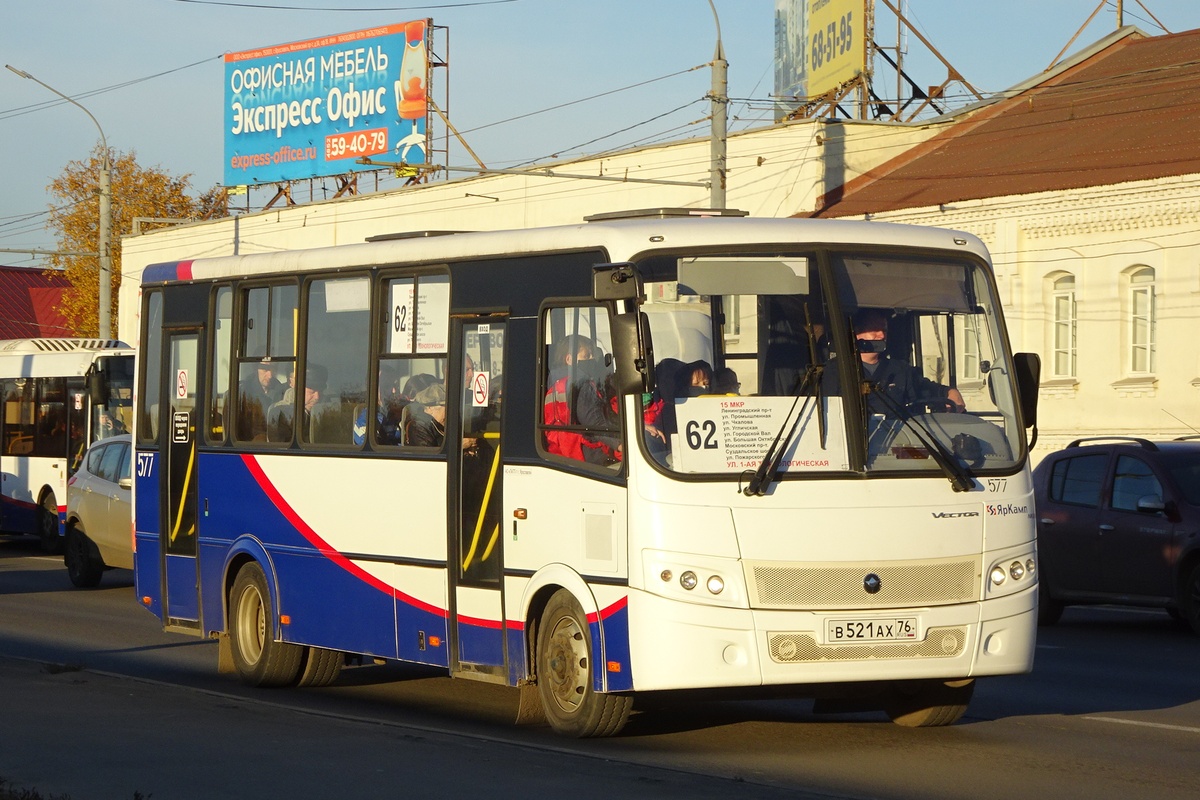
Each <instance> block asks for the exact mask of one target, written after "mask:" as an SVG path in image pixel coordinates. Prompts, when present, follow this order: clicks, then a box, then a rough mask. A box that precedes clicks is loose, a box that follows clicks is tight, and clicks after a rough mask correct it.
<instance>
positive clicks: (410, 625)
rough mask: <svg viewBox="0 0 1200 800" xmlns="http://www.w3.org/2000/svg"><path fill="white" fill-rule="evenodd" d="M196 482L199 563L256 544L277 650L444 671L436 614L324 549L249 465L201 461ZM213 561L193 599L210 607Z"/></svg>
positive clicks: (442, 616)
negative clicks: (322, 651) (309, 649)
mask: <svg viewBox="0 0 1200 800" xmlns="http://www.w3.org/2000/svg"><path fill="white" fill-rule="evenodd" d="M199 477H200V481H199V484H198V487H197V488H198V491H199V492H200V497H201V498H202V501H201V503H200V506H201V508H205V507H207V515H206V516H204V517H202V518H201V520H200V532H201V535H202V539H203V548H204V551H205V553H207V552H208V551H209V549H210V548H211V547H212V546H213V545H216V546H217V548H218V549H219V548H220V547H222V546H224V547H226V548H228V547H229V546H230V545H232V543H233V542H234V540H235V539H237V538H238V537H240V536H252V537H254V538H255V539H257V540H258V541H261V542H263V543H265V544H264V546H265V547H266V550H267V552H268V554H269V558H270V560H271V563H270V564H264V565H263V566H264V570H265V571H267V572H268V573H269V574H270V573H271V572H272V571H273V572H274V573H275V575H276V576H277V581H278V583H277V585H278V586H279V587H280V597H279V599H278V603H279V607H278V612H279V613H280V614H286V615H287V616H288V617H289V618H290V623H289V624H288V625H287V626H285V627H284V629H283V637H284V639H285V640H286V641H292V642H297V643H301V644H317V645H320V646H322V647H327V648H330V649H337V650H346V651H348V652H353V653H365V654H369V655H376V656H381V657H386V658H402V659H404V660H408V661H415V662H418V663H425V664H434V665H440V666H448V655H447V652H446V647H445V641H446V611H445V609H443V608H438V607H437V606H434V605H431V604H428V603H424V602H422V601H420V600H418V599H417V598H415V597H410V596H408V595H405V594H404V593H402V592H400V591H398V590H395V589H394V588H393V587H392V586H390V585H388V584H387V583H385V582H383V581H381V580H380V579H378V578H376V577H375V576H373V575H371V574H370V573H368V572H366V571H365V570H364V569H362V567H360V566H358V565H357V564H355V563H353V562H351V561H350V560H349V559H347V558H346V557H345V556H344V555H342V554H341V553H339V552H337V551H336V550H335V549H334V548H332V547H330V546H329V544H328V543H327V542H325V541H324V540H323V539H321V538H320V537H319V536H318V535H317V533H316V532H315V531H314V530H313V529H312V528H311V527H310V526H309V525H308V523H307V522H306V521H305V520H304V519H303V518H301V517H300V515H299V514H298V513H297V512H296V511H295V510H294V509H293V508H292V507H291V505H290V504H289V503H288V502H287V500H286V498H284V497H283V496H282V494H280V492H279V490H278V489H277V488H276V487H275V486H274V485H273V484H272V483H271V481H270V480H269V479H268V478H267V476H266V475H265V473H263V471H262V469H261V467H260V466H259V465H258V463H257V461H256V460H255V459H254V457H253V456H249V455H245V456H243V455H238V454H233V453H202V454H201V456H200V472H199ZM250 521H253V523H252V524H251V523H250ZM216 555H217V553H214V557H213V558H202V564H201V592H202V593H203V594H204V595H205V596H206V597H207V598H208V599H209V601H211V602H216V603H219V602H220V598H221V597H222V593H223V589H224V584H223V580H224V572H225V561H226V559H225V558H221V559H219V560H218V558H216V557H215V556H216ZM442 569H444V568H442ZM318 587H319V588H318ZM207 605H208V602H206V606H207ZM331 608H344V609H347V612H346V613H331V612H330V609H331ZM218 619H219V617H218ZM207 627H209V628H210V629H211V628H214V627H216V626H215V625H213V624H212V623H211V622H210V624H209V625H208V626H207ZM422 644H424V649H421V646H422Z"/></svg>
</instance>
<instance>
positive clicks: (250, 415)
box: [234, 283, 299, 442]
mask: <svg viewBox="0 0 1200 800" xmlns="http://www.w3.org/2000/svg"><path fill="white" fill-rule="evenodd" d="M298 300H299V291H298V288H297V286H296V285H295V284H293V283H287V284H280V285H276V286H256V287H253V288H251V289H247V290H246V291H245V292H244V293H243V315H242V325H241V329H240V330H239V332H238V335H239V340H240V343H241V351H240V354H239V356H240V358H239V363H238V386H237V406H236V407H237V426H236V429H235V431H234V435H235V438H236V439H238V440H239V441H250V442H265V441H269V440H270V439H269V437H268V416H270V415H271V407H272V406H273V405H275V404H276V403H278V402H280V401H281V400H283V399H284V398H285V397H290V396H291V395H290V393H289V392H288V391H287V389H288V388H289V387H288V386H287V385H286V384H285V381H286V380H287V377H288V375H289V374H290V371H291V370H292V369H294V367H295V360H296V346H295V345H296V332H295V319H296V308H297V306H298ZM289 441H290V439H289Z"/></svg>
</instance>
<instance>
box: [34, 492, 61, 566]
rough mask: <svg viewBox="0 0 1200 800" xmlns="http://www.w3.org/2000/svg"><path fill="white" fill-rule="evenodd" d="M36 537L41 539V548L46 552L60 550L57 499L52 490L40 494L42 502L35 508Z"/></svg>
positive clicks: (57, 551) (58, 551)
mask: <svg viewBox="0 0 1200 800" xmlns="http://www.w3.org/2000/svg"><path fill="white" fill-rule="evenodd" d="M37 527H38V538H39V539H41V541H42V550H43V551H44V552H47V553H61V552H62V546H63V543H62V537H60V536H59V535H58V500H57V499H56V498H55V497H54V492H46V493H45V494H44V495H42V502H41V503H40V504H38V509H37Z"/></svg>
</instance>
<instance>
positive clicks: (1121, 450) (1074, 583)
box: [1033, 437, 1200, 634]
mask: <svg viewBox="0 0 1200 800" xmlns="http://www.w3.org/2000/svg"><path fill="white" fill-rule="evenodd" d="M1033 480H1034V491H1035V493H1036V501H1037V519H1038V564H1039V566H1040V569H1041V572H1040V576H1039V584H1040V585H1039V593H1040V594H1039V597H1040V599H1039V606H1038V620H1039V622H1040V623H1041V624H1044V625H1049V624H1053V623H1055V622H1057V621H1058V618H1059V617H1060V616H1061V615H1062V611H1063V607H1064V606H1067V605H1072V604H1085V603H1116V604H1122V605H1133V606H1148V607H1156V608H1165V609H1166V610H1167V613H1169V614H1170V615H1171V616H1173V617H1175V618H1176V619H1180V620H1183V621H1186V622H1187V623H1188V624H1189V625H1190V626H1191V627H1192V629H1193V630H1194V631H1195V632H1196V633H1197V634H1200V437H1185V438H1184V439H1179V440H1176V441H1171V442H1151V441H1148V440H1146V439H1137V438H1130V437H1093V438H1088V439H1079V440H1076V441H1074V442H1071V444H1069V445H1067V447H1066V448H1064V449H1062V450H1059V451H1058V452H1056V453H1052V454H1050V455H1049V456H1047V457H1046V458H1045V459H1044V460H1043V461H1042V462H1041V463H1040V464H1039V465H1038V467H1037V469H1035V470H1034V472H1033Z"/></svg>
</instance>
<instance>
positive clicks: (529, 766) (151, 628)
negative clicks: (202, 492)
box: [0, 539, 1200, 800]
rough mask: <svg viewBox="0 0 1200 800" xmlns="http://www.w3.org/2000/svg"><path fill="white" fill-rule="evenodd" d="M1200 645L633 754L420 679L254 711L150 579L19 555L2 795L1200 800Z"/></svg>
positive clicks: (685, 728)
mask: <svg viewBox="0 0 1200 800" xmlns="http://www.w3.org/2000/svg"><path fill="white" fill-rule="evenodd" d="M1198 663H1200V637H1195V636H1193V635H1191V634H1190V633H1188V632H1185V631H1183V630H1181V629H1180V628H1179V627H1177V626H1176V625H1175V623H1173V622H1172V621H1171V620H1170V619H1169V618H1168V617H1167V616H1166V614H1164V613H1162V612H1154V611H1138V610H1127V609H1116V608H1107V607H1105V608H1098V609H1068V611H1067V612H1066V614H1065V615H1064V617H1063V620H1062V622H1061V623H1060V624H1059V625H1058V626H1056V627H1054V628H1049V629H1043V631H1042V633H1041V635H1040V637H1039V645H1038V654H1037V663H1036V665H1035V668H1034V672H1033V673H1032V674H1031V675H1026V676H1014V677H1009V678H994V679H990V680H986V681H981V683H980V685H979V687H978V690H977V691H976V694H975V700H974V702H973V704H972V706H971V709H970V710H969V711H968V714H967V716H966V717H965V718H964V719H963V721H961V722H960V723H959V724H957V725H954V726H952V727H949V728H940V729H928V730H910V729H905V728H900V727H898V726H895V725H892V724H891V723H890V722H888V721H887V720H886V718H885V717H884V716H883V715H882V714H876V713H870V714H842V715H832V716H826V715H818V714H814V713H813V711H812V704H811V702H809V701H807V700H802V699H787V698H776V699H757V700H736V701H735V700H722V701H711V700H702V699H699V698H696V697H693V696H675V697H653V698H644V699H642V700H641V701H640V702H639V703H638V705H637V709H638V711H637V712H636V713H635V716H634V717H633V718H632V719H631V721H630V723H629V725H628V726H627V727H626V729H625V731H624V732H623V733H622V735H621V736H619V737H616V738H614V739H609V740H589V741H584V742H575V741H570V740H564V739H561V738H558V737H556V736H554V735H553V734H552V733H551V732H550V731H549V730H548V729H546V728H536V727H535V728H519V727H516V726H514V725H512V724H511V722H510V720H511V719H512V718H513V715H514V714H515V709H516V695H515V692H514V691H513V690H510V689H506V688H504V687H498V686H492V685H488V684H481V683H473V682H468V681H461V680H450V679H448V678H446V677H444V676H441V675H438V674H437V673H436V672H432V671H428V670H424V669H416V668H409V667H404V666H399V665H386V666H375V665H365V666H361V667H352V668H349V669H347V670H345V671H344V672H343V674H342V677H341V678H339V680H338V681H337V683H335V684H334V685H333V686H330V687H327V688H323V689H305V690H256V689H250V688H247V687H243V686H242V685H241V684H239V683H238V682H237V681H236V680H235V679H234V678H232V677H230V676H223V675H218V674H217V672H216V648H215V645H214V644H213V643H211V642H206V641H201V640H198V639H195V638H191V637H186V636H181V635H177V634H168V633H164V632H163V631H161V629H160V628H159V625H158V621H157V620H156V619H155V618H154V617H152V616H151V615H149V614H148V613H146V612H145V611H143V610H141V609H140V608H138V606H137V605H136V603H135V602H134V597H133V589H132V576H131V574H130V573H127V572H110V573H107V574H106V575H105V577H104V580H103V581H102V583H101V586H100V588H99V589H97V590H94V591H80V590H75V589H73V588H72V587H71V586H70V583H69V581H68V580H67V577H66V572H65V570H64V569H63V568H62V566H61V562H60V561H58V560H55V559H51V558H47V557H44V556H40V555H39V554H38V553H37V552H36V550H35V549H34V547H33V544H32V542H29V541H22V540H9V539H0V720H2V722H0V778H3V779H5V780H7V781H9V782H10V783H12V784H14V785H18V786H25V787H35V788H37V789H38V790H39V791H40V792H42V793H43V794H47V793H58V794H63V793H69V794H70V796H71V798H72V800H92V799H93V798H131V797H134V795H135V792H137V793H140V794H141V795H142V796H143V797H146V796H153V797H155V798H159V799H160V800H167V799H168V798H170V799H174V798H193V797H195V798H221V797H238V798H241V797H248V796H259V797H288V798H307V797H314V798H315V797H329V796H331V795H337V796H340V795H342V794H350V793H355V794H359V795H371V796H375V795H379V794H381V793H383V792H388V793H395V794H404V795H414V794H417V795H419V796H422V797H463V796H466V795H469V794H481V795H482V794H486V795H487V796H489V797H518V796H519V797H526V796H530V795H534V796H536V795H538V794H541V793H547V792H561V793H563V794H564V795H565V796H569V797H572V798H590V797H597V798H599V797H605V798H611V797H689V798H707V797H722V798H727V797H729V796H731V795H732V796H736V797H739V798H742V797H746V798H756V797H784V796H786V797H837V798H866V797H878V798H998V799H999V798H1004V800H1011V798H1012V797H1014V796H1020V797H1054V798H1055V799H1056V800H1067V799H1068V798H1076V797H1078V798H1088V800H1098V799H1100V798H1140V797H1145V798H1155V800H1157V799H1158V798H1164V799H1166V800H1169V799H1170V798H1189V800H1194V798H1196V797H1198V796H1200V759H1197V758H1196V754H1197V753H1198V752H1200V670H1198V669H1197V664H1198Z"/></svg>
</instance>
